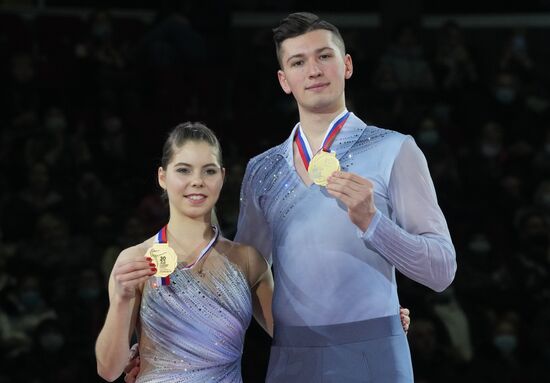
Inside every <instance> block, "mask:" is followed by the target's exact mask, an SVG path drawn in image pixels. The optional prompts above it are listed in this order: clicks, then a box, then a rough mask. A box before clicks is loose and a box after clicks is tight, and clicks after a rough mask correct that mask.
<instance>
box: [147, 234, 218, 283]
mask: <svg viewBox="0 0 550 383" xmlns="http://www.w3.org/2000/svg"><path fill="white" fill-rule="evenodd" d="M167 227H168V225H165V226H164V227H163V228H162V229H160V230H159V232H158V233H157V243H168V234H167V231H166V230H167ZM212 230H214V236H213V237H212V239H211V240H210V242H208V245H206V247H205V248H204V249H202V250H201V253H200V254H199V256H198V257H197V259H196V260H195V261H194V262H192V263H190V264H189V265H186V266H183V267H181V269H182V270H187V269H191V268H192V267H193V266H195V265H196V264H197V263H199V262H200V261H201V259H203V258H204V257H205V256H206V254H208V252H209V251H210V249H211V248H212V247H213V246H214V244H215V243H216V241H217V240H218V237H219V235H220V231H219V230H218V228H217V227H216V226H214V225H213V226H212ZM155 278H156V279H157V285H163V286H167V285H169V284H170V276H169V275H168V276H166V277H155Z"/></svg>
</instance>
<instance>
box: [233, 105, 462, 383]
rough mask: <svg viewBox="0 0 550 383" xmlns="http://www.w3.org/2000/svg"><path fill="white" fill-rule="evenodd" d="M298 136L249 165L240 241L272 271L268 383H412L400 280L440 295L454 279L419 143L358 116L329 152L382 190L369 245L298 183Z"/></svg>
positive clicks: (335, 207)
mask: <svg viewBox="0 0 550 383" xmlns="http://www.w3.org/2000/svg"><path fill="white" fill-rule="evenodd" d="M346 112H347V111H344V112H343V113H342V114H340V115H339V116H337V117H336V118H335V119H334V120H333V123H334V122H335V121H337V120H338V119H339V118H340V117H342V116H343V115H344V114H345V113H346ZM333 123H331V126H332V124H333ZM298 128H299V124H297V125H296V127H295V128H294V130H293V131H292V134H291V135H290V137H289V138H288V139H287V140H286V141H285V142H283V143H282V144H281V145H278V146H276V147H273V148H271V149H270V150H268V151H266V152H264V153H263V154H260V155H258V156H256V157H254V158H253V159H251V160H250V162H249V164H248V166H247V170H246V173H245V177H244V180H243V185H242V190H241V207H240V215H239V221H238V232H237V235H236V238H235V240H236V241H238V242H242V243H246V244H249V245H252V246H254V247H256V248H257V249H258V250H259V251H260V252H261V253H262V254H263V255H264V256H266V257H267V258H268V259H269V260H270V261H272V264H273V272H274V278H275V293H274V297H273V314H274V320H275V330H274V340H273V347H272V350H271V359H270V366H269V371H268V379H267V381H268V382H285V383H288V382H340V383H344V382H359V381H360V382H365V381H368V382H377V383H378V382H392V383H396V382H412V381H413V377H412V368H411V361H410V353H409V348H408V343H407V340H406V337H405V334H404V332H403V330H402V328H401V325H400V321H399V306H400V305H399V299H398V296H397V286H396V278H395V269H396V268H397V269H398V270H399V271H400V272H401V273H403V274H405V275H406V276H408V277H409V278H411V279H413V280H415V281H417V282H419V283H421V284H423V285H426V286H428V287H430V288H432V289H434V290H436V291H441V290H443V289H445V288H446V287H447V286H448V285H449V284H450V283H451V282H452V280H453V278H454V274H455V271H456V260H455V250H454V247H453V244H452V241H451V238H450V235H449V231H448V228H447V223H446V221H445V218H444V216H443V214H442V212H441V209H440V208H439V206H438V203H437V198H436V193H435V190H434V187H433V183H432V180H431V177H430V174H429V170H428V166H427V164H426V160H425V158H424V155H423V154H422V152H421V151H420V149H419V148H418V147H417V146H416V144H415V142H414V140H413V139H412V137H410V136H406V135H403V134H400V133H397V132H394V131H390V130H384V129H380V128H377V127H373V126H367V125H366V124H365V123H364V122H362V121H361V120H360V119H359V118H357V117H356V116H355V115H354V114H353V113H351V114H350V116H349V118H348V120H347V121H346V123H345V125H344V127H343V129H342V130H341V131H340V133H339V134H338V136H337V137H336V140H335V141H334V143H333V144H332V147H331V148H330V149H331V150H332V151H335V152H336V156H337V158H338V159H339V160H340V164H341V167H342V169H343V170H344V171H347V172H352V173H356V174H358V175H360V176H362V177H364V178H366V179H368V180H370V181H371V182H372V183H373V184H374V202H375V205H376V209H377V212H376V215H375V216H374V219H373V220H372V223H371V224H370V226H369V228H368V229H367V231H366V232H365V233H362V232H360V230H359V229H358V228H357V226H355V225H354V224H353V223H352V222H351V220H350V218H349V216H348V212H347V208H346V206H345V205H344V204H343V203H342V202H340V201H339V200H337V199H335V198H334V197H332V196H330V195H329V194H328V193H327V192H326V189H325V188H324V187H320V186H318V185H315V184H313V185H311V186H309V187H308V186H307V185H306V184H304V182H303V181H302V180H301V179H300V177H299V175H298V173H297V172H296V170H295V166H294V159H293V158H294V157H293V139H294V134H295V132H296V130H297V129H298Z"/></svg>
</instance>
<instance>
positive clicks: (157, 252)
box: [145, 243, 178, 277]
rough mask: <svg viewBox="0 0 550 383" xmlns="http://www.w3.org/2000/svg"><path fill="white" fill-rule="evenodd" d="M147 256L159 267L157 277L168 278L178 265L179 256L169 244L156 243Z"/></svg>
mask: <svg viewBox="0 0 550 383" xmlns="http://www.w3.org/2000/svg"><path fill="white" fill-rule="evenodd" d="M145 255H146V256H148V257H151V258H152V259H153V262H154V263H155V265H156V266H157V272H156V273H155V277H167V276H168V275H170V274H172V272H173V271H174V270H175V269H176V266H177V265H178V256H177V255H176V252H175V251H174V249H172V248H171V247H170V246H168V244H167V243H155V244H154V245H153V246H151V247H150V248H149V250H147V253H146V254H145Z"/></svg>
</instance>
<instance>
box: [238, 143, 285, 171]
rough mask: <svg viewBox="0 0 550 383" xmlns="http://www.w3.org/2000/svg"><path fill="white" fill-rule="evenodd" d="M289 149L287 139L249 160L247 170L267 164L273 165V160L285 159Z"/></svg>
mask: <svg viewBox="0 0 550 383" xmlns="http://www.w3.org/2000/svg"><path fill="white" fill-rule="evenodd" d="M287 150H288V142H287V141H285V142H283V143H281V144H279V145H276V146H273V147H271V148H269V149H267V150H265V151H264V152H262V153H260V154H257V155H255V156H254V157H252V158H251V159H250V160H249V161H248V165H247V171H253V170H254V169H257V168H260V167H262V166H266V165H267V164H270V165H271V164H272V163H273V162H279V161H281V160H284V158H285V154H286V152H287Z"/></svg>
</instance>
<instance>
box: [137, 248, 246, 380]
mask: <svg viewBox="0 0 550 383" xmlns="http://www.w3.org/2000/svg"><path fill="white" fill-rule="evenodd" d="M209 258H210V261H211V262H210V264H211V266H212V267H209V268H208V269H207V270H205V271H204V274H203V275H201V274H199V273H198V272H197V271H195V270H193V269H191V270H189V269H188V270H185V269H183V268H182V267H178V268H177V269H176V270H175V271H174V272H173V273H172V274H171V275H170V280H171V283H170V285H169V286H159V287H156V288H155V287H152V284H151V283H146V284H145V288H144V292H143V297H142V303H141V309H140V325H141V336H140V339H139V344H140V346H139V348H140V355H141V371H140V374H139V376H138V378H137V382H138V383H145V382H197V383H198V382H201V383H203V382H242V377H241V356H242V351H243V343H244V336H245V332H246V329H247V328H248V325H249V324H250V320H251V317H252V299H251V295H250V289H249V286H248V282H247V280H246V278H245V276H244V275H243V273H242V272H241V270H240V269H239V268H238V266H237V265H235V264H233V263H232V262H231V261H229V260H228V259H227V258H226V257H225V256H222V255H219V254H211V255H209Z"/></svg>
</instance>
